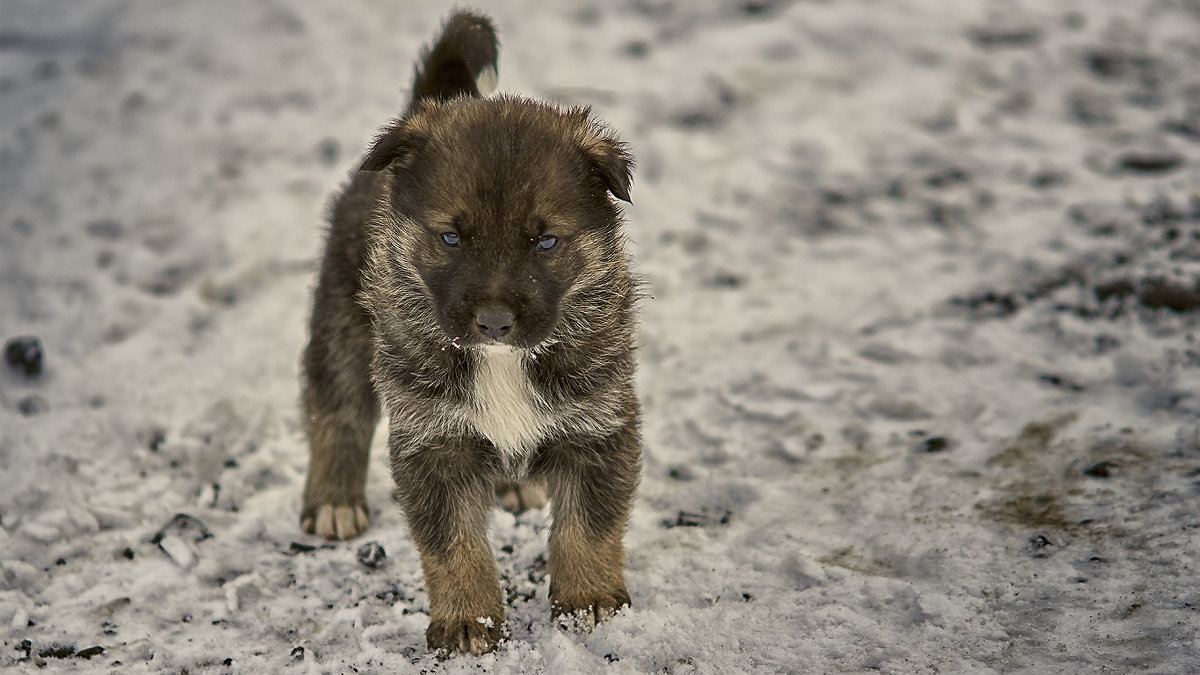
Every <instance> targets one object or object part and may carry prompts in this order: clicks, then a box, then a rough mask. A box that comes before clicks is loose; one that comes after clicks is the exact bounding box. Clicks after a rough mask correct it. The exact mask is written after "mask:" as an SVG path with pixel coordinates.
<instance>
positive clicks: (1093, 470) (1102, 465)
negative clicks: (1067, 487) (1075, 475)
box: [1083, 460, 1118, 478]
mask: <svg viewBox="0 0 1200 675" xmlns="http://www.w3.org/2000/svg"><path fill="white" fill-rule="evenodd" d="M1117 467H1118V465H1117V463H1116V462H1109V461H1107V460H1106V461H1103V462H1096V463H1095V464H1093V465H1091V466H1089V467H1087V468H1085V469H1084V470H1083V473H1084V475H1085V476H1091V477H1092V478H1110V477H1112V475H1113V469H1116V468H1117Z"/></svg>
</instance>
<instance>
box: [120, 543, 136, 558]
mask: <svg viewBox="0 0 1200 675" xmlns="http://www.w3.org/2000/svg"><path fill="white" fill-rule="evenodd" d="M121 556H122V557H124V558H125V559H126V560H133V549H131V548H129V547H128V546H126V547H125V550H124V551H121Z"/></svg>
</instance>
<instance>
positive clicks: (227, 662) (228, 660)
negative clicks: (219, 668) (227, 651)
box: [221, 658, 233, 666]
mask: <svg viewBox="0 0 1200 675" xmlns="http://www.w3.org/2000/svg"><path fill="white" fill-rule="evenodd" d="M221 665H223V666H232V665H233V659H232V658H228V659H225V660H224V661H222V662H221Z"/></svg>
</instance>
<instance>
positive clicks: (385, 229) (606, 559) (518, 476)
mask: <svg viewBox="0 0 1200 675" xmlns="http://www.w3.org/2000/svg"><path fill="white" fill-rule="evenodd" d="M496 44H497V43H496V36H495V32H494V29H493V28H492V24H491V22H490V21H489V20H488V19H487V18H486V17H483V16H481V15H478V14H474V13H470V12H460V13H458V14H455V15H454V16H452V17H451V18H450V19H449V20H448V21H447V22H446V24H445V26H444V28H443V32H442V34H441V36H440V37H439V38H438V39H437V40H436V41H435V43H434V44H433V46H432V47H431V48H430V49H429V50H428V51H427V52H426V53H425V54H424V55H423V57H422V60H421V62H420V63H419V64H418V66H417V72H416V76H415V79H414V83H413V96H412V101H411V103H410V106H409V108H408V110H407V112H406V113H405V114H404V115H403V116H402V117H401V118H400V119H399V120H398V121H396V122H395V123H393V124H391V125H389V126H388V127H386V128H385V129H384V130H383V132H382V133H381V134H380V136H379V138H378V139H377V140H376V142H375V144H374V146H373V147H372V148H371V150H370V151H369V152H368V154H367V156H366V158H365V159H364V161H363V163H362V166H361V168H360V170H359V171H358V172H357V173H356V174H355V175H354V176H353V178H352V180H351V182H350V184H349V185H348V186H347V187H346V189H345V190H344V192H343V193H342V194H341V196H340V197H339V198H338V199H337V201H336V202H335V204H334V208H333V213H332V227H331V229H330V232H329V238H328V242H327V247H326V251H325V257H324V260H323V262H322V264H321V271H320V276H319V280H318V285H317V288H316V292H315V297H314V300H313V312H312V320H311V324H310V340H309V343H308V347H307V348H306V350H305V353H304V369H303V370H304V373H303V389H304V392H303V407H304V419H305V423H306V426H307V431H308V437H309V441H310V444H311V451H312V454H311V460H310V464H309V472H308V480H307V484H306V486H305V492H304V506H303V513H302V515H301V522H302V524H303V526H304V529H306V530H308V531H309V532H316V533H317V534H319V535H322V536H325V537H330V538H340V539H345V538H349V537H353V536H355V535H357V534H358V533H359V532H361V531H362V530H363V529H364V528H365V527H366V526H367V508H366V502H365V496H364V485H365V482H366V472H367V454H368V447H369V445H370V440H371V436H372V434H373V433H374V430H375V426H376V424H377V422H378V419H379V410H380V404H381V403H382V407H383V409H384V410H385V411H386V413H387V415H388V451H389V454H390V455H391V465H392V476H393V477H394V478H395V481H396V485H397V487H398V489H397V494H398V496H399V499H400V503H401V505H402V507H403V509H404V514H405V516H406V518H407V520H408V524H409V529H410V531H411V534H412V538H413V540H414V542H415V543H416V545H417V548H418V549H419V550H420V553H421V561H422V565H423V568H424V572H425V582H426V588H427V590H428V592H429V605H430V614H431V617H430V625H429V630H428V632H427V634H426V637H427V641H428V644H429V647H430V648H431V649H438V650H445V651H447V652H452V651H463V652H473V653H476V654H479V653H482V652H485V651H489V650H491V649H493V648H494V647H495V645H496V642H497V641H498V640H499V639H500V638H501V636H502V630H501V628H502V624H503V622H504V610H503V606H502V602H501V593H500V586H499V581H498V578H497V573H496V565H495V560H494V558H493V557H492V554H491V551H490V548H489V546H488V542H487V537H486V534H487V524H488V513H489V511H490V509H491V508H492V506H493V505H494V504H495V501H496V494H497V490H501V491H509V492H510V494H507V495H506V500H507V503H512V504H517V505H529V503H530V502H533V504H534V505H540V504H537V501H538V496H539V490H540V489H544V490H545V493H546V494H548V496H549V498H550V503H551V510H552V514H553V519H554V523H553V526H552V529H551V533H550V551H549V554H550V555H549V571H550V575H551V588H550V595H551V599H552V603H553V609H552V612H553V615H554V616H556V617H558V616H562V615H571V618H572V620H573V621H576V622H581V623H582V624H583V625H585V626H587V625H591V624H592V623H594V622H595V621H597V620H601V619H603V618H605V617H606V616H608V615H611V614H612V613H613V612H615V611H616V610H617V609H619V608H620V607H622V606H624V605H627V604H629V594H628V593H627V592H626V590H625V582H624V571H623V570H624V549H623V547H622V542H621V540H622V536H623V534H624V530H625V526H626V522H627V520H628V515H629V511H630V508H631V506H632V502H633V498H634V493H635V491H636V488H637V483H638V477H639V472H640V465H641V441H640V432H639V416H640V410H639V405H638V400H637V397H636V395H635V392H634V388H633V375H634V368H635V363H634V358H633V351H632V350H633V328H634V300H635V296H636V292H637V289H636V284H635V282H634V280H633V277H632V276H631V274H630V271H629V262H628V259H627V256H626V254H625V251H624V240H623V235H622V229H621V228H622V219H621V213H620V209H619V208H618V207H617V206H616V204H615V203H614V201H613V199H612V197H616V198H618V199H622V200H625V201H628V200H629V185H630V169H631V164H632V160H631V158H630V156H629V155H628V153H627V152H626V151H625V146H624V144H622V143H621V142H620V141H618V140H616V139H615V138H614V137H613V136H612V135H611V134H609V133H608V132H607V131H606V130H605V129H604V128H603V127H601V126H600V125H599V124H597V123H596V122H595V121H593V120H592V119H591V118H590V116H589V113H588V111H587V110H582V109H570V110H563V109H559V108H557V107H555V106H552V105H548V104H545V103H540V102H536V101H531V100H527V99H521V98H510V97H500V98H491V99H486V98H481V92H480V84H481V83H482V82H483V81H485V80H488V79H489V78H494V75H495V73H496ZM372 383H373V385H372ZM514 489H516V492H512V490H514Z"/></svg>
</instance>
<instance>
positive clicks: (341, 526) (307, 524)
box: [303, 504, 368, 539]
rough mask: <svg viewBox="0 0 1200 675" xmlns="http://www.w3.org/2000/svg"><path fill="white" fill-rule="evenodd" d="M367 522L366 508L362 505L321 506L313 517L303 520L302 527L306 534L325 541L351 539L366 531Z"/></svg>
mask: <svg viewBox="0 0 1200 675" xmlns="http://www.w3.org/2000/svg"><path fill="white" fill-rule="evenodd" d="M367 522H368V521H367V507H366V506H365V505H363V504H355V505H353V506H350V505H343V506H334V505H333V504H322V505H321V506H318V507H317V509H316V513H315V515H312V516H308V517H306V518H305V519H304V522H303V526H304V530H305V531H306V532H311V533H313V534H315V535H317V536H319V537H325V538H326V539H351V538H353V537H357V536H358V535H359V534H361V533H362V531H363V530H365V529H367Z"/></svg>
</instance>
